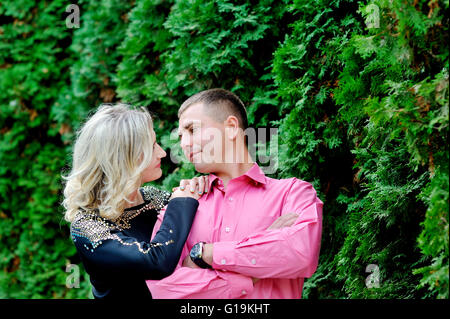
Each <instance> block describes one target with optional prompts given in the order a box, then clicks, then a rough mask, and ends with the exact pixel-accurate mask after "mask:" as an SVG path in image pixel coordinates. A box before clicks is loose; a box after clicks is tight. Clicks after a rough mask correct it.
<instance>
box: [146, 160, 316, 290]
mask: <svg viewBox="0 0 450 319" xmlns="http://www.w3.org/2000/svg"><path fill="white" fill-rule="evenodd" d="M322 208H323V203H322V201H321V200H320V199H319V198H318V197H317V194H316V191H315V190H314V188H313V187H312V185H311V184H310V183H308V182H305V181H302V180H299V179H297V178H289V179H281V180H278V179H273V178H269V177H267V176H265V175H264V173H263V172H262V170H261V168H260V167H259V166H258V165H257V164H254V165H253V167H252V168H251V169H250V170H249V171H248V172H247V173H245V174H244V175H242V176H239V177H237V178H234V179H232V180H230V181H229V183H228V186H227V188H226V189H225V188H224V186H223V182H222V181H221V179H220V178H218V177H217V176H215V175H213V174H211V175H210V176H209V191H208V193H207V194H204V195H203V196H202V197H201V198H200V199H199V207H198V210H197V214H196V216H195V219H194V222H193V225H192V228H191V232H190V234H189V236H188V238H187V240H186V244H185V245H184V248H183V252H182V254H181V258H180V261H179V263H178V266H177V268H176V270H175V272H174V273H173V274H172V275H171V276H169V277H166V278H164V279H162V280H148V281H147V286H148V288H149V289H150V291H151V293H152V296H153V298H163V299H175V298H189V299H197V298H199V299H200V298H203V299H222V298H225V299H235V298H239V299H244V298H249V299H263V298H264V299H265V298H271V299H276V298H290V299H292V298H301V296H302V289H303V281H304V278H306V277H310V276H311V275H312V274H313V273H314V272H315V271H316V268H317V263H318V259H319V250H320V240H321V235H322ZM291 212H296V213H298V214H299V215H300V216H299V217H298V218H297V220H296V221H295V223H294V224H293V225H292V226H291V227H285V228H282V229H273V230H266V229H267V228H268V227H269V226H270V225H271V224H272V223H273V222H274V221H275V220H276V219H277V218H278V217H280V216H281V215H283V214H286V213H291ZM163 214H164V210H163V211H162V212H161V214H160V215H159V218H158V221H157V222H156V224H155V227H154V230H153V235H152V238H153V237H154V236H155V234H156V232H157V231H158V229H159V227H160V225H161V221H162V217H163ZM200 241H204V242H207V243H214V247H213V268H214V269H200V268H195V269H193V268H189V267H181V264H182V262H183V260H184V258H185V257H186V256H187V255H188V254H189V251H190V250H191V248H192V246H194V245H195V244H196V243H198V242H200ZM251 277H254V278H260V280H259V281H258V282H256V284H255V285H253V282H252V279H251Z"/></svg>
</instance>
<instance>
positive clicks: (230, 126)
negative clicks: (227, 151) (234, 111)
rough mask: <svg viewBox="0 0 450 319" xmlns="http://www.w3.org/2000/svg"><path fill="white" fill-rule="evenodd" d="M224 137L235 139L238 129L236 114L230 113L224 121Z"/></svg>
mask: <svg viewBox="0 0 450 319" xmlns="http://www.w3.org/2000/svg"><path fill="white" fill-rule="evenodd" d="M224 125H225V137H226V138H227V139H229V140H235V139H236V137H237V135H238V131H239V120H238V119H237V117H236V116H234V115H230V116H228V117H227V119H226V120H225V121H224Z"/></svg>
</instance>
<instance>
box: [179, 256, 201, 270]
mask: <svg viewBox="0 0 450 319" xmlns="http://www.w3.org/2000/svg"><path fill="white" fill-rule="evenodd" d="M182 266H183V267H189V268H200V267H199V266H197V265H196V264H195V263H194V262H193V261H192V259H191V257H190V256H189V255H187V256H186V258H184V260H183V264H182Z"/></svg>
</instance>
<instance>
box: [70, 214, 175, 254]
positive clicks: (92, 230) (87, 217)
mask: <svg viewBox="0 0 450 319" xmlns="http://www.w3.org/2000/svg"><path fill="white" fill-rule="evenodd" d="M114 230H118V231H121V230H122V229H121V227H120V226H118V225H117V224H115V223H113V222H110V221H108V220H106V219H105V218H103V217H100V216H98V214H97V213H96V212H95V211H94V212H79V213H78V214H77V215H76V217H75V220H74V221H73V222H72V225H71V226H70V233H71V235H72V239H73V241H74V242H76V240H77V237H81V238H85V239H87V240H88V241H89V244H90V246H88V245H84V247H85V248H86V249H87V250H89V251H90V252H94V249H95V248H97V247H98V246H100V245H101V244H102V243H103V241H105V240H107V239H113V240H117V241H118V242H120V243H121V244H122V245H124V246H136V247H137V249H138V250H139V251H140V252H141V253H143V254H147V253H148V252H149V251H150V250H151V249H152V248H153V247H158V246H163V245H164V244H165V245H166V246H167V245H170V244H173V243H174V241H173V240H172V239H171V240H168V241H166V242H165V243H155V242H151V243H148V244H145V245H144V246H145V247H142V245H141V243H139V242H137V241H130V242H126V241H124V240H122V238H120V237H119V236H118V235H117V234H114V233H112V232H113V231H114Z"/></svg>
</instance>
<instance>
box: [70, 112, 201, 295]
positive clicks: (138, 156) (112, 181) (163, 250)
mask: <svg viewBox="0 0 450 319" xmlns="http://www.w3.org/2000/svg"><path fill="white" fill-rule="evenodd" d="M165 156H166V153H165V152H164V150H163V149H162V148H161V147H160V146H159V145H158V143H157V142H156V139H155V132H154V130H153V124H152V120H151V116H150V114H149V113H148V112H146V111H145V109H143V108H142V109H131V108H130V107H129V106H127V105H124V104H118V105H101V106H100V108H99V109H98V110H97V112H96V113H95V114H94V115H93V116H92V117H91V118H90V119H89V120H88V121H87V122H86V123H85V124H84V125H83V127H82V128H81V130H80V131H79V132H78V136H77V140H76V142H75V146H74V150H73V166H72V171H71V172H70V174H69V175H68V176H67V177H63V178H64V179H65V180H66V185H65V189H64V201H63V206H64V207H65V209H66V212H65V219H66V220H67V221H68V222H70V223H71V226H70V229H71V237H72V240H73V242H74V244H75V246H76V249H77V251H78V254H79V255H80V257H81V260H82V262H83V264H84V266H85V269H86V271H87V272H88V273H89V275H90V280H91V283H92V292H93V295H94V297H95V298H142V297H151V294H150V291H149V290H148V288H147V286H146V284H145V280H146V279H162V278H164V277H166V276H168V275H170V274H171V273H172V272H173V271H174V269H175V267H176V264H177V262H178V260H179V258H180V254H181V250H182V247H183V245H184V242H185V241H186V238H187V235H188V234H189V231H190V228H191V225H192V221H193V219H194V216H195V213H196V211H197V207H198V201H197V199H198V198H199V196H200V192H191V191H188V190H187V189H186V190H185V191H182V190H181V189H176V190H175V191H174V193H173V194H172V195H171V194H170V193H168V192H165V191H162V190H158V189H157V188H154V187H149V186H145V187H140V186H141V185H142V184H143V183H146V182H149V181H153V180H156V179H158V178H159V177H161V174H162V171H161V168H160V164H161V158H163V157H165ZM166 204H167V209H166V213H165V217H164V220H163V223H162V225H161V229H160V230H159V231H158V233H157V234H156V235H155V237H154V238H153V240H152V241H150V236H151V233H152V230H153V226H154V224H155V221H156V219H157V214H158V211H159V210H160V209H161V208H162V207H164V206H165V205H166Z"/></svg>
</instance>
